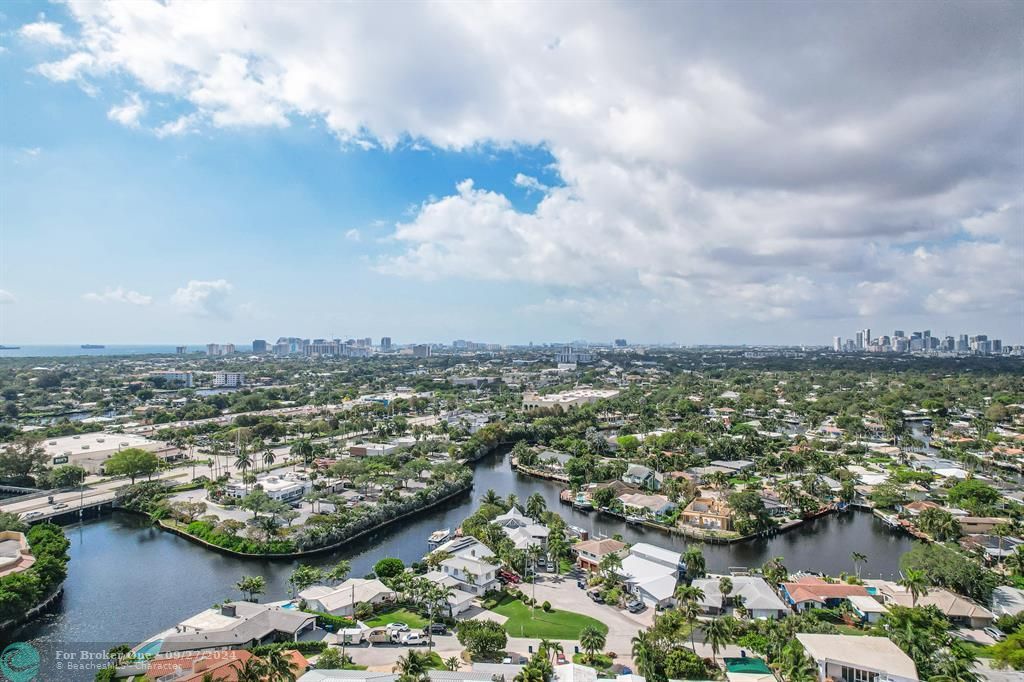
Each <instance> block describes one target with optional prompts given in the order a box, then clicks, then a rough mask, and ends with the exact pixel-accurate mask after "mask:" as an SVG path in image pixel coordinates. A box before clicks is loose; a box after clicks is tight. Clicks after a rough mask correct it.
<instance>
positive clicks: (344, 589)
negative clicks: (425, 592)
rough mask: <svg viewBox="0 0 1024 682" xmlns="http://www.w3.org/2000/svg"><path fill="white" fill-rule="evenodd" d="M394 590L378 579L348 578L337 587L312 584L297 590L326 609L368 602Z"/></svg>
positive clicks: (300, 594) (333, 609) (330, 609)
mask: <svg viewBox="0 0 1024 682" xmlns="http://www.w3.org/2000/svg"><path fill="white" fill-rule="evenodd" d="M393 592H394V590H392V589H391V588H390V587H388V586H387V585H385V584H384V583H382V582H381V581H379V580H366V579H364V578H349V579H348V580H346V581H345V582H343V583H342V584H340V585H338V586H337V587H325V586H323V585H314V586H312V587H310V588H307V589H305V590H303V591H301V592H299V596H300V597H302V598H303V599H307V600H313V599H315V600H317V601H318V602H320V603H321V604H323V607H324V608H325V609H327V610H328V611H336V610H338V609H341V608H344V607H346V606H352V604H358V603H359V602H364V601H365V602H369V601H372V600H373V599H375V598H376V597H377V596H379V595H381V594H391V593H393Z"/></svg>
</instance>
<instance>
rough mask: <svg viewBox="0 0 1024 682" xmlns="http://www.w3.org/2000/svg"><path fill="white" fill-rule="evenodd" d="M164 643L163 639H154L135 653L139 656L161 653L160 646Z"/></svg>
mask: <svg viewBox="0 0 1024 682" xmlns="http://www.w3.org/2000/svg"><path fill="white" fill-rule="evenodd" d="M163 643H164V640H162V639H154V640H153V641H152V642H146V643H145V644H143V645H142V646H140V647H139V648H138V649H137V650H136V651H135V655H136V656H137V657H138V658H143V657H145V656H156V655H157V654H158V653H160V647H161V646H163Z"/></svg>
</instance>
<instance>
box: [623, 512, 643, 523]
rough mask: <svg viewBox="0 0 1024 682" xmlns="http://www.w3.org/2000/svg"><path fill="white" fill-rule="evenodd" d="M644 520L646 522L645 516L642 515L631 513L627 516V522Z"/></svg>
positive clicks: (641, 521)
mask: <svg viewBox="0 0 1024 682" xmlns="http://www.w3.org/2000/svg"><path fill="white" fill-rule="evenodd" d="M643 522H644V517H642V516H634V515H632V514H630V515H629V516H627V517H626V523H643Z"/></svg>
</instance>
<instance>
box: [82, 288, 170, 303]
mask: <svg viewBox="0 0 1024 682" xmlns="http://www.w3.org/2000/svg"><path fill="white" fill-rule="evenodd" d="M82 298H84V299H85V300H86V301H91V302H93V303H128V304H131V305H149V304H150V303H152V302H153V297H152V296H147V295H145V294H140V293H139V292H137V291H132V290H131V289H125V288H124V287H117V288H114V289H111V288H110V287H107V288H106V289H104V290H103V292H102V293H97V292H93V291H90V292H88V293H86V294H82Z"/></svg>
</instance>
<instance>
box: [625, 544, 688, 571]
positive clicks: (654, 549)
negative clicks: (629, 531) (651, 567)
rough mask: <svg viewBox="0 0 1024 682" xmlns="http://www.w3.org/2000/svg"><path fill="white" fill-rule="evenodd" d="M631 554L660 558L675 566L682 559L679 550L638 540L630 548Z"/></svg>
mask: <svg viewBox="0 0 1024 682" xmlns="http://www.w3.org/2000/svg"><path fill="white" fill-rule="evenodd" d="M629 553H630V555H634V554H638V555H639V554H642V555H644V556H647V557H650V558H651V559H658V560H660V561H664V562H666V563H670V564H672V565H673V566H678V565H679V562H680V561H681V560H682V555H681V554H680V553H679V552H673V551H672V550H670V549H665V548H664V547H658V546H656V545H649V544H647V543H646V542H638V543H636V544H635V545H633V546H632V547H630V548H629Z"/></svg>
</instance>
